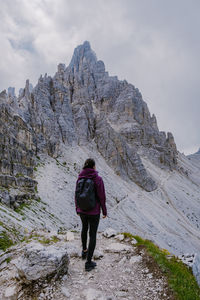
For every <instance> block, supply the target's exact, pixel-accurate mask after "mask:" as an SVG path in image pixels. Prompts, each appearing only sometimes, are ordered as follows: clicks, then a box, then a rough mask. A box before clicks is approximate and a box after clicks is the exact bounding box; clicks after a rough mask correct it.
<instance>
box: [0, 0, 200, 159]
mask: <svg viewBox="0 0 200 300" xmlns="http://www.w3.org/2000/svg"><path fill="white" fill-rule="evenodd" d="M0 5H1V11H0V18H1V27H0V39H1V49H0V54H1V57H3V60H1V61H0V89H4V88H7V87H8V86H10V85H12V86H16V87H17V88H19V87H21V86H24V83H25V80H26V78H29V79H30V80H31V81H32V82H33V84H35V83H36V81H37V79H38V77H39V76H40V74H41V73H42V74H44V73H46V72H47V73H48V74H50V75H53V74H54V73H55V71H56V67H57V64H58V63H59V62H64V63H66V64H68V63H69V62H70V59H71V56H72V53H73V49H74V48H75V47H76V46H77V45H78V44H81V43H82V42H83V41H84V40H89V41H90V42H91V46H92V48H93V50H94V51H95V52H96V54H97V57H98V58H99V59H102V60H103V61H104V62H105V65H106V69H107V70H108V71H109V73H110V74H111V75H117V76H118V77H119V79H127V80H128V81H129V82H131V83H132V84H134V85H135V86H137V87H138V88H139V89H140V91H141V92H142V94H143V97H144V100H145V101H146V102H147V104H148V106H149V108H150V111H151V113H155V114H156V116H157V120H158V125H159V128H160V129H161V130H165V131H172V132H173V134H174V136H175V140H176V142H177V145H178V148H179V150H180V151H185V152H186V153H189V152H190V151H196V150H197V149H198V148H199V146H200V135H199V130H198V125H199V111H200V101H199V99H200V91H199V86H200V84H199V69H200V59H199V53H200V36H199V28H200V18H199V9H200V2H199V1H198V0H193V1H192V2H188V1H187V0H176V1H172V0H168V1H160V0H148V1H145V0H140V1H139V0H95V1H93V0H84V1H82V0H76V1H72V0H43V1H41V0H33V1H26V0H21V1H19V0H12V1H11V0H7V1H3V0H0ZM9 41H10V42H9ZM16 74H17V76H16Z"/></svg>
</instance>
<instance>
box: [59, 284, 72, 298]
mask: <svg viewBox="0 0 200 300" xmlns="http://www.w3.org/2000/svg"><path fill="white" fill-rule="evenodd" d="M61 291H62V293H63V295H64V296H65V297H67V298H69V297H70V293H69V291H68V289H67V288H66V287H64V286H63V287H62V288H61Z"/></svg>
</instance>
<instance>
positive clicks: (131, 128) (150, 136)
mask: <svg viewBox="0 0 200 300" xmlns="http://www.w3.org/2000/svg"><path fill="white" fill-rule="evenodd" d="M7 98H8V102H9V105H10V106H11V107H13V109H14V110H15V111H18V113H19V115H20V116H21V118H22V119H24V120H25V122H26V124H27V126H28V127H30V128H31V130H32V133H33V136H34V145H35V151H36V153H38V152H40V151H42V152H47V153H48V154H49V155H51V156H58V155H59V153H60V148H61V147H60V145H61V144H62V143H65V144H67V145H76V144H79V145H88V144H89V143H91V141H94V142H95V143H96V147H97V150H98V151H99V152H100V153H101V155H102V156H103V157H104V158H105V159H106V160H107V162H108V164H109V165H110V166H111V167H113V168H114V170H115V172H116V173H117V174H119V175H120V176H123V177H124V178H127V177H128V178H129V179H131V180H133V181H134V182H136V183H137V184H138V185H139V186H141V187H142V188H144V189H145V190H147V191H153V190H154V189H156V187H157V184H156V182H155V180H154V179H153V177H152V176H151V175H150V174H148V172H147V170H146V169H145V167H144V165H143V163H142V160H141V157H140V156H143V155H144V156H148V158H149V159H150V160H152V161H153V162H154V163H156V164H158V165H160V166H166V167H168V168H170V169H173V168H175V167H176V163H177V162H176V154H177V150H176V145H175V142H174V139H173V136H172V134H171V133H168V134H167V136H166V135H165V133H163V132H160V131H159V130H158V126H157V122H156V117H155V116H154V115H152V116H151V115H150V113H149V110H148V107H147V104H146V103H145V102H144V101H143V99H142V95H141V93H140V92H139V90H138V89H137V88H135V87H134V86H133V85H131V84H129V83H127V82H126V81H125V80H124V81H120V80H118V78H117V77H116V76H109V74H108V72H106V70H105V66H104V63H103V62H102V61H99V60H97V58H96V55H95V53H94V52H93V51H92V49H91V47H90V44H89V42H85V43H84V44H83V45H81V46H78V47H77V48H76V49H75V51H74V55H73V57H72V60H71V63H70V64H69V66H68V67H65V65H64V64H59V66H58V71H57V72H56V74H55V76H54V77H53V78H52V77H50V76H47V75H45V76H44V77H42V76H41V77H40V78H39V80H38V83H37V85H36V86H35V87H34V88H32V86H31V85H30V83H29V81H28V80H27V82H26V86H25V88H24V89H22V90H21V91H20V95H19V97H18V98H16V96H15V93H14V90H13V89H12V88H10V89H9V92H8V97H7Z"/></svg>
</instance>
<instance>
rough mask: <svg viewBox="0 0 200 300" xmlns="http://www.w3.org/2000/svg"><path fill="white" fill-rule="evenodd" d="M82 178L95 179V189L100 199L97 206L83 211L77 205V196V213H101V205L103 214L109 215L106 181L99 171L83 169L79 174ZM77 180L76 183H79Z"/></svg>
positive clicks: (79, 177)
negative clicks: (104, 181)
mask: <svg viewBox="0 0 200 300" xmlns="http://www.w3.org/2000/svg"><path fill="white" fill-rule="evenodd" d="M81 178H91V179H93V180H94V185H95V190H96V193H97V196H98V200H97V201H96V206H95V207H94V208H93V209H91V210H89V211H83V210H81V209H80V208H79V207H77V202H76V197H75V205H76V212H77V213H83V214H86V215H99V214H100V207H101V209H102V212H103V215H104V216H106V215H107V209H106V195H105V189H104V183H103V179H102V178H101V177H100V176H99V175H98V172H97V171H96V170H94V169H89V168H86V169H83V170H82V171H81V173H80V174H79V176H78V180H77V182H78V181H79V179H81ZM77 182H76V184H77Z"/></svg>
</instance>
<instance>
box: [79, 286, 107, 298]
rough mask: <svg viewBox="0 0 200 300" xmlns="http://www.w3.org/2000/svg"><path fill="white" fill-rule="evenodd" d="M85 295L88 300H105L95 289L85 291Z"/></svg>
mask: <svg viewBox="0 0 200 300" xmlns="http://www.w3.org/2000/svg"><path fill="white" fill-rule="evenodd" d="M83 295H84V296H85V298H86V300H105V298H104V296H103V295H102V292H101V291H98V290H95V289H93V288H89V289H87V290H84V291H83Z"/></svg>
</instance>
